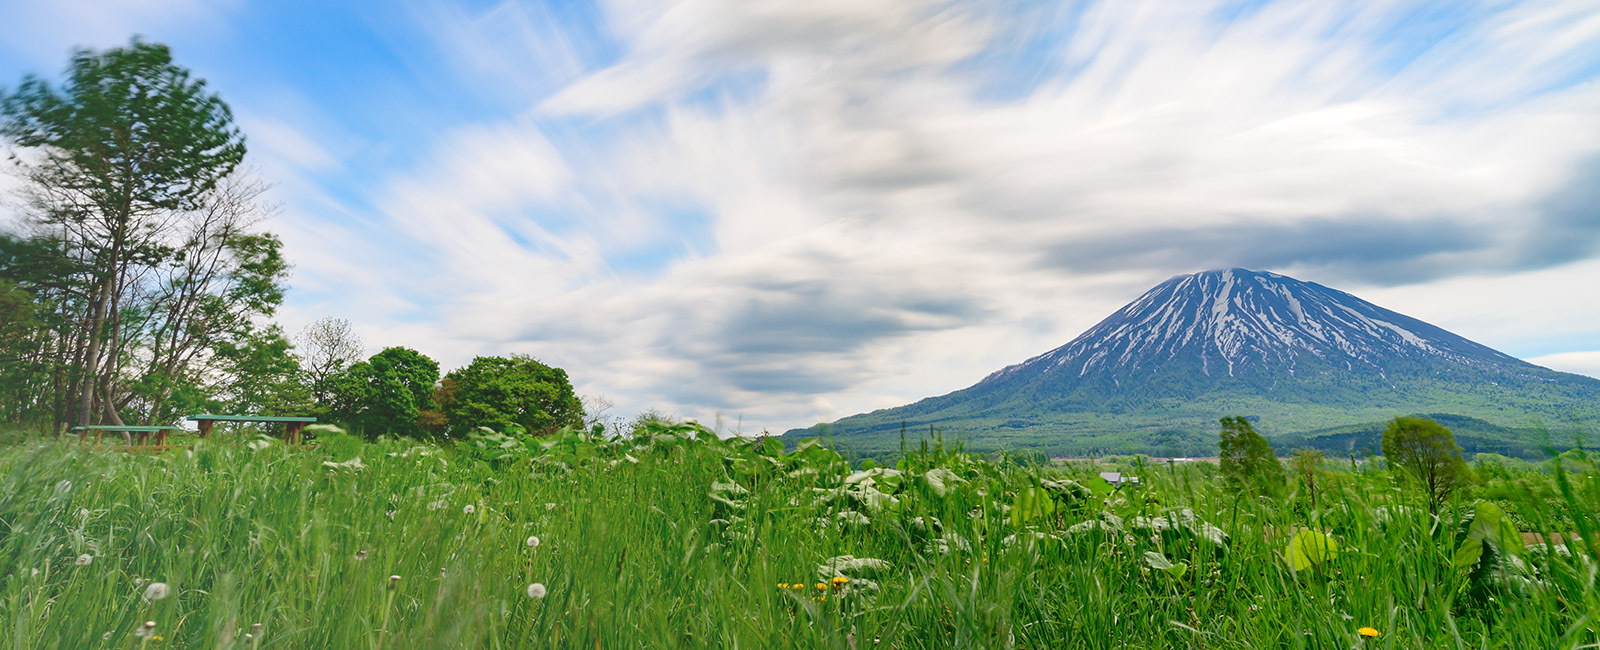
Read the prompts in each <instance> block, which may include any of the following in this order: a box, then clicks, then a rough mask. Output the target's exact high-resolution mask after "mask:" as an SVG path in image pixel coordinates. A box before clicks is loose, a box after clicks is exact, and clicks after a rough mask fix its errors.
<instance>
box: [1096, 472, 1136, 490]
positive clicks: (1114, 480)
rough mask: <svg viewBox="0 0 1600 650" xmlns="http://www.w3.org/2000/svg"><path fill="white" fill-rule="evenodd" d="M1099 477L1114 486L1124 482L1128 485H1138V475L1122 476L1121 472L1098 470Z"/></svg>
mask: <svg viewBox="0 0 1600 650" xmlns="http://www.w3.org/2000/svg"><path fill="white" fill-rule="evenodd" d="M1100 478H1102V479H1104V480H1105V482H1107V483H1110V484H1112V485H1114V486H1119V487H1120V486H1121V485H1122V484H1124V483H1126V484H1128V485H1138V484H1139V477H1137V476H1123V475H1122V472H1100Z"/></svg>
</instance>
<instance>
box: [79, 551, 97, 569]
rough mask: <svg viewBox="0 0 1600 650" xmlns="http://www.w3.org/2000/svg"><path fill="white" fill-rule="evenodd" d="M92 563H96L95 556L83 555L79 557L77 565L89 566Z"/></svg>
mask: <svg viewBox="0 0 1600 650" xmlns="http://www.w3.org/2000/svg"><path fill="white" fill-rule="evenodd" d="M90 562H94V556H93V555H90V554H88V553H84V554H83V555H79V556H78V561H77V565H78V566H89V563H90Z"/></svg>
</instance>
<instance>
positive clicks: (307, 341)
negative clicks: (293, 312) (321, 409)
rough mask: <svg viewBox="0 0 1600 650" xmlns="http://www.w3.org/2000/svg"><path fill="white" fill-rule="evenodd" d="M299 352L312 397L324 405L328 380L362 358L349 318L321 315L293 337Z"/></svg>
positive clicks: (359, 338) (358, 342)
mask: <svg viewBox="0 0 1600 650" xmlns="http://www.w3.org/2000/svg"><path fill="white" fill-rule="evenodd" d="M295 344H296V347H298V348H299V351H300V359H301V361H300V366H301V370H302V371H304V372H305V375H306V379H307V383H308V384H310V387H311V396H312V398H313V399H315V400H316V401H317V403H318V404H325V403H327V402H328V401H329V399H330V397H331V396H332V386H331V385H330V382H331V380H332V379H333V378H334V377H335V376H337V375H338V374H339V373H340V372H343V371H344V369H345V368H348V367H350V366H352V365H354V364H355V363H356V362H358V361H360V360H361V353H362V351H363V347H362V345H361V337H359V336H356V333H355V330H354V329H352V328H351V327H350V321H347V320H345V319H343V318H333V317H331V316H329V317H324V318H321V319H319V320H317V321H316V322H313V323H311V324H310V325H307V326H305V329H302V330H300V334H299V335H297V336H295Z"/></svg>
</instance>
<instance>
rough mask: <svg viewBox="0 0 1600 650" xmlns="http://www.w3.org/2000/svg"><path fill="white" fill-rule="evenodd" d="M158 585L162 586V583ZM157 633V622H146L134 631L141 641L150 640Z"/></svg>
mask: <svg viewBox="0 0 1600 650" xmlns="http://www.w3.org/2000/svg"><path fill="white" fill-rule="evenodd" d="M156 584H160V583H156ZM155 633H156V622H155V621H145V622H144V625H143V626H141V627H140V628H139V629H137V630H134V631H133V635H134V636H136V637H139V638H141V639H144V638H148V637H151V636H155Z"/></svg>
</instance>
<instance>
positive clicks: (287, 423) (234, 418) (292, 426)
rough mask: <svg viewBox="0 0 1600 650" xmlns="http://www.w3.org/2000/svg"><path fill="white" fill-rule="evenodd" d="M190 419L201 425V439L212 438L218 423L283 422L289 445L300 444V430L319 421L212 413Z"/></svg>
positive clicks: (284, 436)
mask: <svg viewBox="0 0 1600 650" xmlns="http://www.w3.org/2000/svg"><path fill="white" fill-rule="evenodd" d="M188 419H189V420H191V421H193V422H197V423H199V425H200V437H201V438H205V437H207V436H210V435H211V427H212V426H213V425H215V424H216V423H218V422H266V423H278V422H282V423H283V439H284V440H285V441H287V442H288V443H290V444H300V429H302V428H304V427H305V426H306V425H307V424H311V423H313V422H316V421H317V419H316V418H313V417H278V416H270V415H213V414H211V413H200V414H197V415H191V416H189V417H188Z"/></svg>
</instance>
